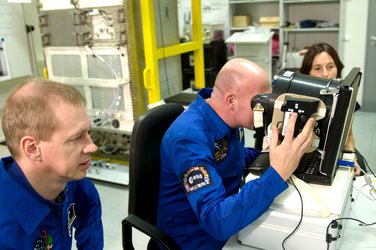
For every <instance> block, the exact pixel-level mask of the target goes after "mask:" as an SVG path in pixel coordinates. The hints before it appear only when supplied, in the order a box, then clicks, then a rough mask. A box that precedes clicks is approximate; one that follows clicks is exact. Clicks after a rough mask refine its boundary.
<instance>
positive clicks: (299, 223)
mask: <svg viewBox="0 0 376 250" xmlns="http://www.w3.org/2000/svg"><path fill="white" fill-rule="evenodd" d="M289 180H290V182H291V183H292V185H293V186H294V187H295V189H296V191H297V192H298V195H299V198H300V204H301V207H300V219H299V222H298V224H297V225H296V227H295V228H294V230H293V231H292V232H291V233H290V234H289V235H287V237H286V238H285V239H284V240H283V241H282V248H283V249H284V250H285V249H286V248H285V243H286V241H287V240H288V239H289V238H290V237H291V236H292V235H293V234H295V232H296V231H297V230H298V228H299V227H300V225H301V224H302V221H303V211H304V208H303V197H302V195H301V193H300V191H299V189H298V188H297V187H296V185H295V183H294V181H293V180H292V178H291V177H290V178H289Z"/></svg>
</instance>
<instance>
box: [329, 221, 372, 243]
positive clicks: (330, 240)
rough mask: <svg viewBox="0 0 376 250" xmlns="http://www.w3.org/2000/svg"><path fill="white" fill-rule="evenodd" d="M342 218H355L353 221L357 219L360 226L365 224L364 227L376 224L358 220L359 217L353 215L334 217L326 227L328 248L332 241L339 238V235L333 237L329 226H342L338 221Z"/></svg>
mask: <svg viewBox="0 0 376 250" xmlns="http://www.w3.org/2000/svg"><path fill="white" fill-rule="evenodd" d="M341 220H353V221H357V222H359V223H360V224H359V226H364V227H368V226H373V225H376V222H372V223H365V222H363V221H361V220H358V219H355V218H351V217H343V218H337V219H334V220H332V221H331V222H330V223H329V224H328V226H327V227H326V243H327V248H326V249H328V250H329V245H330V243H331V242H332V241H335V240H337V239H338V238H337V237H332V235H331V234H329V227H330V226H332V228H337V227H341V225H340V224H339V223H338V221H341Z"/></svg>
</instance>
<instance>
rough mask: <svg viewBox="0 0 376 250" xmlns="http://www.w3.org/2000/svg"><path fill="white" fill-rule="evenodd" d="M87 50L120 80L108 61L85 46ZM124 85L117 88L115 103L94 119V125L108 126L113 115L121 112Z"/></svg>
mask: <svg viewBox="0 0 376 250" xmlns="http://www.w3.org/2000/svg"><path fill="white" fill-rule="evenodd" d="M85 49H87V50H89V51H90V52H91V53H92V55H93V57H94V58H96V59H98V60H99V61H101V62H102V63H104V64H105V65H106V66H107V67H108V68H109V69H110V70H111V72H112V73H113V74H114V76H115V80H119V79H120V77H119V74H118V73H117V72H116V70H115V69H114V67H113V66H112V65H111V64H110V63H109V62H108V61H106V60H105V59H104V58H103V57H102V56H100V55H97V54H96V53H95V51H94V50H93V49H92V48H91V47H89V46H85ZM123 85H125V83H124V84H119V85H118V87H117V88H116V94H115V98H114V100H113V102H112V103H111V104H110V105H109V106H108V107H107V108H106V110H105V111H104V112H102V113H101V114H100V115H96V116H95V117H94V119H93V123H94V125H96V126H103V125H105V124H108V123H109V119H110V118H111V117H112V115H113V114H114V113H116V112H118V111H119V107H120V102H121V99H122V96H121V89H122V86H123Z"/></svg>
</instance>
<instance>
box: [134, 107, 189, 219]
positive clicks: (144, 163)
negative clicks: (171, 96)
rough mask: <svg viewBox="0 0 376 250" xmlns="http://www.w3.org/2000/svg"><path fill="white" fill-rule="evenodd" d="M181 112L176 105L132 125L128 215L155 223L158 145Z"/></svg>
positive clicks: (158, 109) (153, 111)
mask: <svg viewBox="0 0 376 250" xmlns="http://www.w3.org/2000/svg"><path fill="white" fill-rule="evenodd" d="M183 111H184V107H183V106H182V105H180V104H176V103H168V104H163V105H161V106H157V107H155V108H153V109H150V110H148V111H146V112H145V113H144V114H143V115H141V116H140V118H139V119H138V120H137V121H136V122H135V124H134V126H133V130H132V135H131V141H130V158H129V201H128V214H134V215H137V216H138V217H140V218H142V219H143V220H145V221H148V222H149V223H151V224H153V225H156V223H157V205H158V204H157V203H158V191H159V173H160V145H161V142H162V138H163V136H164V134H165V133H166V130H167V129H168V127H169V126H170V125H171V124H172V122H173V121H174V120H175V119H176V118H177V117H178V116H179V115H180V114H181V113H182V112H183Z"/></svg>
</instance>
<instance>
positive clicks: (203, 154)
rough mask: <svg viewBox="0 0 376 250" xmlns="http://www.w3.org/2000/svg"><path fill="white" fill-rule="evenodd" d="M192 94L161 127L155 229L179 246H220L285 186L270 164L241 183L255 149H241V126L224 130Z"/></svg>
mask: <svg viewBox="0 0 376 250" xmlns="http://www.w3.org/2000/svg"><path fill="white" fill-rule="evenodd" d="M211 92H212V89H202V90H200V91H199V93H198V98H197V99H196V100H195V101H194V102H193V103H192V104H191V105H190V106H189V107H188V108H187V110H185V111H184V112H183V113H182V114H181V115H180V116H179V117H178V118H177V119H176V120H175V121H174V123H173V124H172V125H171V127H170V128H169V129H168V130H167V132H166V134H165V136H164V138H163V142H162V145H161V173H160V189H159V203H158V227H159V228H160V229H162V230H163V231H165V232H166V233H167V234H169V235H170V236H171V237H172V238H174V239H175V241H176V242H177V243H178V244H179V245H180V246H181V247H182V249H221V248H222V247H223V246H224V245H225V243H226V241H227V240H228V239H229V238H230V237H231V236H232V235H234V234H235V233H237V232H238V231H239V230H241V229H242V228H244V227H245V226H247V225H248V224H250V223H251V222H252V221H254V220H255V219H257V218H258V217H259V216H260V215H261V214H262V213H264V212H265V211H266V210H267V209H268V207H269V206H270V204H271V203H272V201H273V199H274V198H275V197H276V196H278V195H279V194H280V193H281V192H282V191H284V190H285V189H286V188H287V187H288V185H287V184H286V182H285V181H283V179H282V178H281V177H280V176H279V174H278V173H277V172H276V171H275V170H274V169H273V168H272V167H269V168H268V170H267V171H266V172H265V173H264V174H263V175H262V176H261V177H260V178H258V179H257V180H255V181H251V182H248V183H246V184H244V185H243V186H242V187H241V189H240V190H239V188H240V184H241V181H242V175H243V171H244V170H245V166H246V165H248V164H250V163H251V162H252V161H253V160H254V159H255V158H256V157H257V156H258V155H259V152H258V151H256V150H254V149H250V148H245V147H244V130H243V129H242V128H237V129H233V128H230V127H229V126H228V125H227V124H226V123H224V122H223V120H222V119H221V118H220V117H219V116H218V115H217V113H216V112H215V111H214V110H213V109H212V108H211V107H210V106H209V105H208V104H207V103H206V101H205V99H206V98H208V97H210V95H211Z"/></svg>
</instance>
